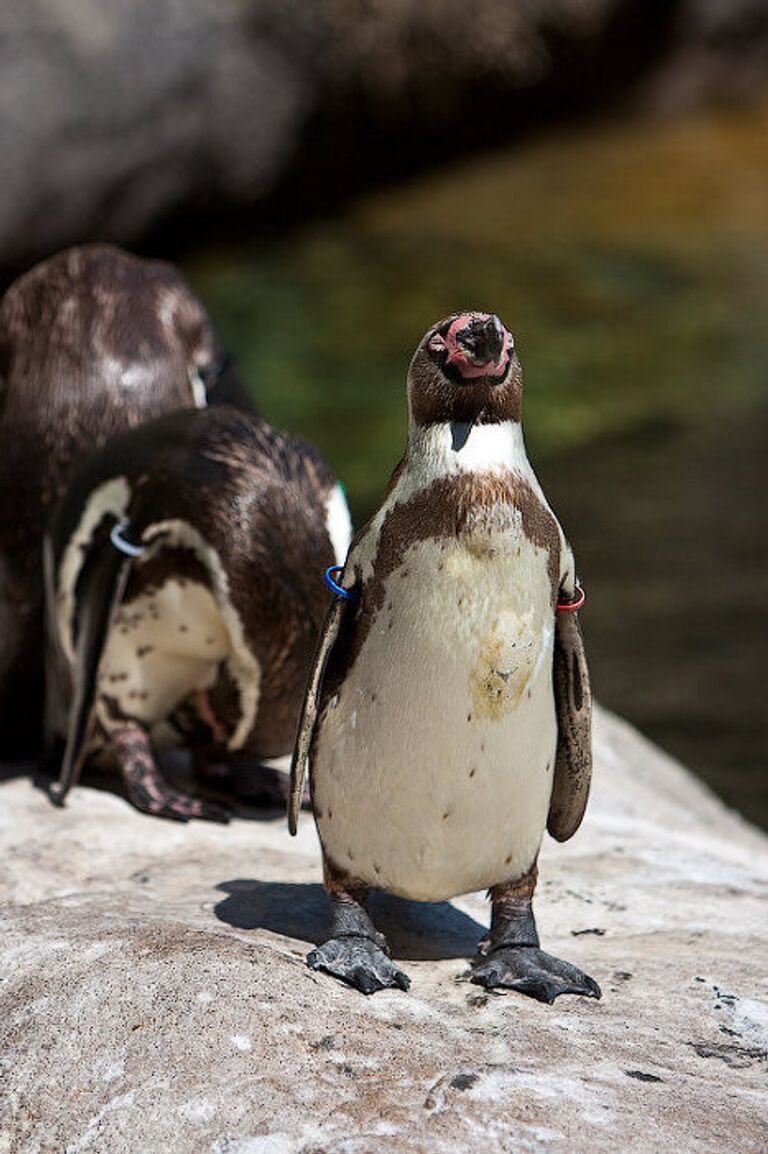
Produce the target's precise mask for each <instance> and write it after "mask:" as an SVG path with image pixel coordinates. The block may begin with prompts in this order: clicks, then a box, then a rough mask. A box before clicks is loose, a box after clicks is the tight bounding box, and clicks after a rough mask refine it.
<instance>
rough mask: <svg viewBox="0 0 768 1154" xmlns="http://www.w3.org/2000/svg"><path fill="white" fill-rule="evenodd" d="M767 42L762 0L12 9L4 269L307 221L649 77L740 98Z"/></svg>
mask: <svg viewBox="0 0 768 1154" xmlns="http://www.w3.org/2000/svg"><path fill="white" fill-rule="evenodd" d="M766 45H768V17H766V9H765V5H764V4H762V3H761V2H760V0H732V2H728V3H726V2H725V0H676V2H669V0H541V2H539V3H533V2H531V3H525V4H523V3H520V4H510V3H507V2H506V0H475V3H473V4H472V6H471V8H468V7H467V5H466V3H465V2H464V0H400V2H398V3H390V2H389V0H317V2H316V3H313V4H308V3H302V2H301V0H259V2H256V0H241V2H238V0H167V2H166V3H163V4H157V3H154V2H153V0H133V2H132V3H131V4H124V3H121V2H120V0H102V2H101V3H98V4H97V3H94V2H93V0H71V2H69V3H67V4H60V3H54V0H12V3H11V4H9V5H3V7H2V9H0V155H2V158H3V179H2V182H0V265H2V266H4V267H5V268H6V269H7V270H10V269H18V268H19V267H21V266H22V265H24V264H27V263H29V262H30V261H31V260H33V259H34V258H37V257H39V256H42V255H45V254H47V253H49V252H50V251H51V250H53V249H56V248H58V247H61V246H62V245H65V244H71V243H75V242H78V241H83V240H86V239H111V240H115V241H121V242H129V243H136V241H137V240H138V239H139V238H141V237H142V236H143V235H144V234H145V233H146V231H147V229H148V228H149V227H150V226H153V225H154V226H156V227H162V224H163V222H164V221H168V220H174V221H176V222H178V221H179V220H181V221H182V224H181V227H182V229H183V228H184V227H186V229H187V236H189V235H190V234H191V221H192V220H199V219H200V216H201V214H203V215H205V214H206V213H208V214H216V213H221V212H222V210H223V209H231V208H233V207H239V208H241V209H242V210H243V211H247V210H249V209H250V207H251V206H253V205H254V204H257V203H260V202H263V201H264V199H265V198H267V197H269V196H270V195H271V196H272V198H273V200H277V201H279V203H280V205H281V206H284V205H285V203H286V200H287V203H288V205H289V206H290V207H291V208H292V209H293V210H296V209H300V210H301V211H302V212H304V211H306V207H307V204H308V202H312V203H314V204H317V203H318V202H320V203H323V202H326V203H327V202H334V201H335V200H337V199H338V197H339V196H340V195H343V194H345V193H348V192H349V191H350V190H351V189H353V188H355V187H358V186H359V185H360V184H361V183H364V182H370V181H371V180H375V179H381V178H387V177H392V176H396V175H398V174H399V173H401V172H403V171H405V170H406V169H407V168H410V167H414V166H416V165H419V164H424V163H426V162H428V161H431V160H434V159H436V158H444V157H445V156H446V155H450V154H451V153H452V152H456V151H457V150H459V149H466V148H470V147H473V146H476V145H480V144H485V143H490V142H492V141H495V140H499V139H507V138H509V137H510V135H513V134H514V133H515V132H517V131H519V130H520V129H522V128H525V127H527V126H529V125H531V124H533V123H538V122H541V121H542V120H543V119H551V118H552V117H562V116H564V115H571V114H573V113H574V112H575V111H579V110H583V109H594V108H598V107H603V106H604V105H610V104H611V103H612V102H613V101H614V100H615V98H616V97H617V96H619V95H622V94H624V93H626V92H627V91H628V90H630V89H631V88H632V87H633V85H634V84H635V83H636V82H637V81H638V80H639V79H640V78H646V79H647V78H649V77H651V76H653V75H656V74H657V73H660V75H662V77H663V90H662V98H663V99H662V102H663V103H664V104H665V105H669V103H670V102H674V101H675V100H676V99H682V100H684V101H687V102H688V103H690V102H691V101H692V100H701V99H702V98H704V97H706V96H707V95H709V94H711V93H712V91H713V90H714V91H716V92H718V93H719V94H720V93H722V90H723V86H724V85H723V82H724V78H725V77H731V76H733V75H734V73H735V74H737V78H738V83H739V85H740V86H741V87H742V88H744V87H747V88H751V87H753V86H754V85H757V84H759V83H762V78H763V76H764V75H765V55H766ZM678 57H679V58H680V60H681V63H682V65H683V67H682V70H681V71H680V75H679V76H678V70H677V69H676V68H675V67H674V61H675V60H676V59H678ZM665 62H666V64H665V67H664V68H663V69H661V64H663V63H665ZM734 64H736V65H738V67H737V68H734ZM252 219H253V218H251V220H252ZM185 221H186V222H187V224H186V225H185V224H184V222H185ZM238 227H239V222H238ZM162 235H163V234H162V232H161V233H160V234H159V236H160V238H161V239H160V242H159V243H158V244H155V246H154V247H155V248H162V247H163V241H162ZM153 240H154V238H153Z"/></svg>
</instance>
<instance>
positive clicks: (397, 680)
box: [289, 312, 600, 1002]
mask: <svg viewBox="0 0 768 1154" xmlns="http://www.w3.org/2000/svg"><path fill="white" fill-rule="evenodd" d="M521 396H522V370H521V367H520V362H519V360H518V358H517V355H516V353H515V347H514V340H513V337H512V334H511V333H510V332H509V331H508V330H507V329H506V328H505V327H504V325H502V324H501V322H500V321H499V320H498V319H497V318H496V317H495V316H491V315H488V314H485V313H476V312H467V313H458V314H456V315H454V316H451V317H448V318H447V319H445V320H443V321H440V323H439V324H437V325H435V326H434V327H433V328H432V329H430V330H429V332H428V333H427V334H426V336H425V337H424V339H423V340H422V342H421V344H420V345H419V347H418V349H417V350H416V353H415V355H414V357H413V360H412V362H411V367H410V372H409V375H408V401H409V411H410V426H409V436H408V445H407V448H406V452H405V455H404V457H403V459H402V461H401V462H400V464H399V465H398V466H397V468H396V469H395V471H394V473H393V476H392V479H391V481H390V484H389V488H388V490H387V495H386V497H385V500H384V503H383V505H382V506H381V508H380V509H379V510H378V512H377V513H376V514H375V515H374V517H373V518H372V519H371V521H370V522H369V523H368V525H367V526H366V527H365V528H364V529H363V530H362V531H361V532H360V533H359V534H358V535H357V536H356V538H355V540H354V542H353V544H352V548H351V549H350V552H349V555H348V557H347V560H346V564H345V566H344V569H343V576H342V577H341V578H340V581H339V595H338V596H337V598H336V600H335V601H334V603H333V605H332V607H331V610H330V612H329V615H328V618H327V621H326V625H325V629H324V633H323V636H322V640H321V642H320V644H319V647H318V651H317V655H316V661H315V667H314V670H313V673H312V676H311V678H310V682H309V688H308V691H307V695H306V699H305V703H304V708H303V712H302V718H301V725H300V732H299V738H298V742H297V747H296V752H295V755H294V761H293V767H292V793H291V802H290V812H289V824H290V828H291V832H295V830H296V823H297V816H298V808H299V804H300V799H301V796H302V783H303V780H304V775H305V772H306V771H307V770H309V773H310V781H311V789H312V799H313V805H314V814H315V821H316V823H317V829H318V833H319V835H320V841H321V844H322V851H323V863H324V876H325V885H326V888H327V890H328V892H329V894H330V898H331V905H332V935H331V937H330V939H329V940H328V941H326V942H325V943H324V944H323V945H321V946H320V947H319V948H317V949H315V950H313V951H312V952H311V953H310V954H309V956H308V959H307V960H308V963H309V965H310V966H311V967H312V968H313V969H320V970H325V971H327V972H328V973H330V974H333V975H335V976H336V977H338V978H341V979H343V980H344V981H346V982H349V983H350V984H352V985H353V986H356V987H357V988H358V989H359V990H362V991H363V993H366V994H369V993H373V992H374V991H376V990H378V989H381V988H383V987H385V986H399V987H400V988H402V989H407V988H408V985H409V979H408V977H407V976H406V974H404V973H403V971H402V970H400V969H399V968H398V967H397V966H396V965H395V964H394V963H393V962H392V960H391V959H390V957H389V955H388V951H387V946H386V942H385V940H384V938H383V936H382V935H381V934H380V933H378V932H377V931H376V929H375V927H374V925H373V923H372V921H371V919H370V917H369V915H368V912H367V910H366V896H367V894H368V891H369V890H370V889H371V888H374V887H375V888H377V889H382V890H386V891H388V892H390V893H393V894H398V895H400V896H402V897H406V898H412V899H415V900H418V901H428V902H437V901H443V900H445V899H448V898H451V897H454V896H456V895H458V894H463V893H468V892H472V891H476V890H480V889H488V890H489V893H490V899H491V904H492V917H491V928H490V932H489V934H488V936H487V938H486V939H485V940H484V941H482V942H481V943H480V944H479V948H478V955H477V957H476V958H475V959H474V961H473V964H472V980H473V981H474V982H477V983H479V984H481V985H483V986H486V987H489V988H492V987H508V988H512V989H516V990H520V991H522V992H523V993H525V994H529V995H531V996H532V997H534V998H538V999H539V1000H541V1001H545V1002H552V1001H553V1000H554V998H555V997H557V996H558V995H559V994H564V993H573V994H585V995H587V996H589V997H595V998H599V997H600V990H599V987H598V985H597V983H596V982H594V981H593V979H592V978H590V977H588V976H587V975H586V974H583V973H582V972H581V971H580V970H579V969H577V968H576V966H573V965H571V964H569V963H568V962H563V961H560V960H559V959H557V958H554V957H552V956H550V955H549V954H547V953H544V951H543V950H541V949H540V946H539V938H538V934H537V931H536V923H535V920H534V915H533V909H532V898H533V892H534V887H535V884H536V861H537V856H538V853H539V847H540V844H541V840H542V837H543V833H544V829H545V826H546V827H547V828H548V829H549V832H550V834H552V836H553V837H555V838H556V839H558V840H559V841H564V840H566V839H567V838H569V837H571V836H572V834H574V833H575V831H576V830H577V828H578V826H579V824H580V822H581V819H582V815H583V813H584V808H585V805H586V801H587V794H588V791H589V783H590V774H591V749H590V726H591V699H590V688H589V678H588V673H587V666H586V661H585V657H584V649H583V645H582V639H581V633H580V630H579V625H578V621H577V615H576V613H575V612H574V611H573V610H574V609H575V608H576V607H577V606H578V605H579V604H580V601H581V596H582V595H581V593H580V590H579V587H578V585H577V582H576V577H575V571H574V561H573V555H572V553H571V550H570V548H569V546H568V544H567V542H566V540H565V538H564V536H563V533H562V530H561V528H560V526H559V524H558V522H557V520H556V519H555V516H554V514H553V513H552V510H551V509H550V507H549V505H548V504H547V502H546V499H545V498H544V495H543V493H542V491H541V488H540V486H539V484H538V481H537V479H536V477H535V475H534V473H533V470H532V468H531V466H530V464H529V462H528V458H527V456H526V451H525V445H524V442H523V433H522V428H521V424H520V420H521Z"/></svg>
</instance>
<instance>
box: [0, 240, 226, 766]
mask: <svg viewBox="0 0 768 1154" xmlns="http://www.w3.org/2000/svg"><path fill="white" fill-rule="evenodd" d="M220 364H221V352H220V349H219V347H218V344H217V339H216V337H215V334H214V332H213V329H212V326H211V323H210V321H209V318H208V316H207V314H206V312H205V309H204V308H203V306H202V304H201V303H200V302H199V301H198V300H197V298H196V297H195V296H194V294H193V293H192V292H191V290H190V289H189V287H188V285H187V284H186V282H185V281H184V280H183V278H182V277H181V276H180V275H179V274H178V272H176V270H175V269H173V268H172V267H171V266H170V265H167V264H163V263H160V262H157V261H146V260H140V259H139V258H137V257H133V256H130V255H129V254H127V253H124V252H121V251H120V250H119V249H116V248H112V247H110V246H107V245H88V246H84V247H82V248H73V249H69V250H67V251H65V252H62V253H59V254H58V255H57V256H54V257H51V258H50V259H49V260H46V261H44V262H43V263H42V264H39V265H37V266H36V267H35V268H33V269H32V270H31V271H30V272H28V273H26V274H24V275H23V276H21V277H19V279H18V280H16V281H15V282H14V284H12V285H11V287H10V288H9V289H8V291H7V292H6V294H5V296H4V297H3V299H2V301H1V302H0V495H1V496H0V635H2V637H3V647H2V658H0V733H1V734H2V736H1V737H0V755H7V754H8V753H10V752H12V751H13V749H14V747H18V746H19V743H21V747H22V748H24V747H25V746H26V747H29V745H30V744H33V743H34V741H35V739H36V738H37V737H38V736H39V729H40V704H41V686H42V650H43V644H42V610H41V604H42V565H41V552H40V550H41V541H42V532H43V526H44V523H45V519H46V516H47V513H48V510H49V508H50V506H51V504H52V502H53V500H54V499H55V498H56V496H57V495H58V494H60V493H61V491H62V489H63V487H64V485H65V484H66V482H67V480H68V479H69V477H70V476H71V474H72V471H73V469H74V467H75V466H76V465H77V464H78V463H79V462H80V461H81V459H82V457H83V455H84V454H85V453H87V452H89V451H92V450H94V449H98V448H99V447H100V446H101V445H103V444H104V443H105V442H106V441H107V440H108V438H109V437H111V436H113V435H114V434H116V433H119V432H122V431H123V430H125V429H128V428H133V427H135V426H136V425H138V424H141V423H142V422H144V421H147V420H150V419H152V418H153V417H156V416H159V415H160V414H162V413H166V412H169V411H172V410H175V409H186V408H192V407H194V406H195V396H196V393H197V397H198V400H199V398H200V391H201V390H202V389H204V387H205V384H206V382H207V379H208V378H209V377H211V375H212V374H215V372H216V370H217V366H219V365H220Z"/></svg>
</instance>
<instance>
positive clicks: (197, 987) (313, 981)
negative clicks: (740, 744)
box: [0, 715, 768, 1154]
mask: <svg viewBox="0 0 768 1154" xmlns="http://www.w3.org/2000/svg"><path fill="white" fill-rule="evenodd" d="M596 752H597V769H596V780H595V788H594V797H593V801H592V803H591V806H590V809H589V811H588V816H587V819H586V822H585V825H584V827H583V828H582V830H581V831H580V832H579V834H578V835H577V836H576V838H575V839H574V840H573V841H572V842H571V843H568V844H566V845H563V846H557V845H555V844H553V843H551V842H548V843H547V845H546V847H545V851H544V854H543V862H542V872H541V876H542V882H541V887H540V893H539V900H538V914H539V921H540V928H541V930H542V937H543V939H544V943H545V945H547V946H548V947H550V948H551V949H552V950H554V951H556V952H557V953H559V954H561V955H562V956H565V957H568V958H571V959H573V960H574V961H575V962H577V963H578V964H579V965H582V966H585V967H586V968H587V969H588V971H589V972H590V973H592V974H593V975H594V976H595V977H596V978H597V979H598V980H599V981H600V982H601V984H602V987H603V1000H602V1001H601V1002H599V1003H598V1002H588V1001H582V1000H577V999H570V1000H568V999H560V1000H559V1001H558V1002H557V1003H556V1004H555V1005H554V1006H553V1007H547V1006H542V1005H540V1004H538V1003H534V1002H531V1001H529V1000H527V999H525V998H523V997H521V996H518V995H513V994H509V995H506V996H504V995H497V996H493V995H492V996H489V995H487V994H485V993H483V992H482V991H481V990H480V989H479V988H478V987H475V986H472V985H470V984H469V983H468V982H467V980H466V969H467V966H466V962H465V959H466V958H467V956H468V955H470V954H471V952H472V949H473V946H474V943H475V941H476V939H477V937H478V936H479V934H480V928H481V924H484V923H485V919H486V915H487V910H486V905H485V901H484V899H483V897H482V895H472V896H470V897H467V898H462V899H459V900H457V901H455V902H453V903H451V904H444V905H440V906H434V907H433V906H417V905H412V904H409V903H404V902H387V903H382V904H381V905H380V916H381V918H382V925H383V926H386V927H387V929H388V931H389V934H390V940H391V941H392V943H393V946H394V953H395V955H396V956H397V958H398V959H400V960H402V962H403V963H404V965H405V967H406V969H407V970H408V972H409V973H410V974H411V976H412V978H413V985H412V989H411V993H410V994H403V993H400V992H394V991H386V992H383V993H380V994H377V995H375V996H374V997H373V998H370V999H366V998H364V997H363V996H362V995H360V994H358V993H356V992H355V991H353V990H351V989H346V988H344V987H342V986H340V985H338V984H336V983H335V982H333V981H332V980H331V979H330V978H326V977H324V976H322V975H320V974H316V973H313V972H311V971H310V970H308V969H307V968H306V966H305V965H304V962H303V956H304V953H305V951H306V949H307V943H308V942H309V941H313V940H316V938H317V937H318V936H319V935H320V934H322V932H323V928H324V919H325V916H326V907H325V901H324V897H323V894H322V890H321V888H320V866H319V856H318V847H317V842H316V839H315V834H314V828H313V824H312V821H311V819H310V818H309V817H308V816H307V817H305V818H304V819H303V822H302V825H301V829H300V832H299V837H298V838H297V839H296V840H291V839H290V838H289V837H288V835H287V833H286V830H285V823H284V821H283V819H282V818H280V817H275V818H274V819H270V820H264V821H246V820H238V821H236V822H234V824H233V825H232V826H230V827H229V828H216V827H211V826H205V825H201V824H198V825H191V826H188V827H183V826H176V825H172V824H165V823H162V822H159V821H154V820H150V819H147V818H145V817H142V816H140V815H138V814H137V813H135V812H134V811H132V810H131V809H130V808H128V806H127V805H126V804H125V803H124V802H122V801H121V800H119V799H117V798H115V797H113V796H111V795H110V794H108V793H103V792H97V791H95V790H93V789H89V788H87V787H80V788H78V789H77V790H76V791H75V792H74V794H73V795H72V796H71V801H70V803H69V804H68V806H67V809H66V810H64V811H57V810H54V809H53V808H52V807H51V806H50V805H49V804H48V802H47V801H46V799H45V797H44V796H43V795H42V794H41V793H40V792H38V791H36V790H35V789H34V788H33V787H32V785H31V784H30V783H29V782H28V781H27V780H26V779H22V778H19V779H16V780H7V781H6V782H5V784H3V785H0V804H1V805H2V809H1V810H0V845H1V846H2V851H3V866H2V873H1V874H0V879H1V880H0V892H1V893H2V897H3V902H4V904H3V905H2V907H1V908H0V943H1V945H0V955H1V960H0V979H1V984H0V1103H2V1107H1V1108H0V1151H2V1152H3V1154H6V1152H14V1154H15V1152H17V1151H18V1152H19V1154H21V1152H23V1154H48V1152H51V1154H53V1152H54V1151H55V1152H56V1154H61V1152H63V1151H69V1152H73V1154H74V1152H78V1154H79V1152H80V1151H92V1152H93V1154H103V1152H108V1154H123V1152H125V1154H128V1152H131V1154H135V1152H136V1151H163V1154H177V1152H178V1154H182V1152H184V1154H187V1152H194V1154H200V1152H205V1154H208V1152H210V1154H300V1152H303V1154H323V1152H324V1154H342V1152H345V1154H368V1152H370V1154H384V1152H387V1154H391V1152H400V1151H404V1152H405V1151H417V1152H423V1154H454V1152H455V1154H464V1152H466V1151H469V1150H488V1151H492V1150H499V1151H502V1150H503V1151H510V1152H512V1151H514V1152H515V1154H517V1152H527V1154H537V1152H539V1151H542V1152H543V1151H547V1152H550V1151H551V1152H553V1154H574V1152H575V1154H580V1152H582V1151H583V1152H585V1154H586V1152H587V1151H588V1152H589V1154H601V1152H606V1154H608V1152H610V1154H615V1152H616V1151H621V1152H622V1154H635V1152H637V1154H640V1152H646V1151H647V1152H651V1151H654V1152H655V1151H662V1150H663V1151H667V1150H670V1151H675V1152H676V1154H725V1152H726V1151H727V1152H729V1154H730V1152H734V1154H735V1152H738V1154H764V1152H765V1150H766V1147H767V1137H768V1096H766V1093H765V1088H766V1087H765V1073H766V1060H767V1059H768V984H767V982H766V972H765V959H766V955H767V947H768V919H766V916H765V909H766V906H765V898H766V893H768V839H766V838H765V837H764V836H763V835H762V834H760V833H758V832H757V831H756V830H754V829H752V828H750V827H749V826H747V825H746V824H745V823H744V822H742V821H741V820H740V819H739V818H738V817H736V816H734V815H733V814H731V813H729V812H728V811H726V810H725V809H724V808H723V806H721V805H720V804H719V802H717V801H716V800H715V799H714V798H713V797H712V796H711V795H710V794H708V793H707V792H706V791H705V790H704V789H703V788H702V787H701V786H700V785H699V784H697V783H696V782H695V781H694V780H693V779H692V778H691V777H690V776H689V774H688V773H687V772H685V771H684V770H682V769H681V768H680V767H678V766H677V765H676V764H675V763H673V762H672V761H670V759H669V758H667V757H666V756H664V755H663V754H661V753H660V752H659V751H658V750H656V749H654V748H653V747H651V746H650V745H648V744H647V743H646V742H645V741H644V740H643V739H641V738H640V737H639V736H638V735H637V734H636V733H635V732H634V731H632V730H631V729H630V728H629V727H628V726H626V725H625V724H623V723H622V722H620V721H618V720H616V719H615V718H612V717H609V716H606V715H600V717H599V724H598V727H597V735H596Z"/></svg>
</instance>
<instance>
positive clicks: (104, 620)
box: [51, 541, 132, 805]
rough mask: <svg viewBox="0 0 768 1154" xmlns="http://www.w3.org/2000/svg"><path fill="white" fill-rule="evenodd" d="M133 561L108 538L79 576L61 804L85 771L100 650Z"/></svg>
mask: <svg viewBox="0 0 768 1154" xmlns="http://www.w3.org/2000/svg"><path fill="white" fill-rule="evenodd" d="M131 561H132V558H131V556H129V555H127V554H126V553H123V552H120V551H118V549H116V548H114V547H113V546H112V545H111V544H110V543H108V541H105V542H104V544H103V546H102V547H101V548H99V549H96V550H94V551H93V552H92V553H91V556H90V557H89V558H88V559H87V560H86V562H85V564H84V566H83V570H82V573H81V575H80V578H79V581H78V590H77V619H76V626H75V628H76V638H75V668H74V670H73V676H74V685H75V690H74V699H73V701H72V705H71V708H70V711H69V725H68V728H67V742H66V747H65V749H64V757H63V760H62V764H61V771H60V774H59V780H58V782H57V783H56V784H55V785H53V786H52V787H51V796H52V798H53V800H54V801H55V802H56V803H57V804H59V805H61V804H62V803H63V801H64V798H65V797H66V795H67V793H68V792H69V790H70V789H71V787H72V786H73V785H74V784H75V782H76V781H77V779H78V777H79V776H80V770H81V768H82V764H83V760H84V757H85V750H86V745H87V742H88V737H89V734H90V729H91V719H92V716H93V710H94V706H95V704H96V687H97V681H98V673H99V663H100V661H101V654H102V651H103V649H104V644H105V642H106V639H107V636H108V634H109V630H110V626H111V624H112V620H113V618H114V615H115V613H116V611H117V609H118V607H119V605H120V602H121V601H122V599H123V593H124V592H125V586H126V584H127V582H128V577H129V575H130V571H131Z"/></svg>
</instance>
